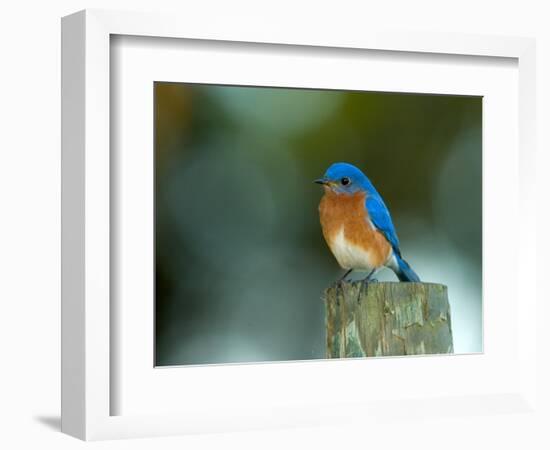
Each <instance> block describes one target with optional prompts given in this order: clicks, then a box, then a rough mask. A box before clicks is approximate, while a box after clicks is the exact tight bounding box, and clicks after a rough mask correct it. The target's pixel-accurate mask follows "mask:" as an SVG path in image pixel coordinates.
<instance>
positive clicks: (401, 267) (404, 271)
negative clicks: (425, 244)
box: [395, 254, 420, 282]
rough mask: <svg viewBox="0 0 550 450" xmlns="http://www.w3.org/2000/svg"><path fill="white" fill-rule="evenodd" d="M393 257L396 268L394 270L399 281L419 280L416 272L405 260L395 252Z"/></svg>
mask: <svg viewBox="0 0 550 450" xmlns="http://www.w3.org/2000/svg"><path fill="white" fill-rule="evenodd" d="M395 258H396V259H397V270H396V271H395V274H396V275H397V278H399V281H411V282H415V281H420V278H419V277H418V275H417V274H416V272H415V271H414V270H412V269H411V266H409V263H407V261H405V260H404V259H403V258H401V256H399V255H397V254H395Z"/></svg>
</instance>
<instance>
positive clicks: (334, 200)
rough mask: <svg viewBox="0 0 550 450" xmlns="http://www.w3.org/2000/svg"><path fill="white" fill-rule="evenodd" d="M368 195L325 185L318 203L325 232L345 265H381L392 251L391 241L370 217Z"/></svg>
mask: <svg viewBox="0 0 550 450" xmlns="http://www.w3.org/2000/svg"><path fill="white" fill-rule="evenodd" d="M365 197H366V194H365V193H364V192H358V193H355V194H336V193H335V192H333V191H332V190H331V189H329V188H325V195H324V196H323V198H322V199H321V203H320V204H319V216H320V220H321V227H322V229H323V236H324V238H325V240H326V242H327V244H328V246H329V248H330V249H331V251H332V253H333V254H334V256H335V257H336V259H337V260H338V263H339V264H340V266H342V267H343V268H345V269H360V270H371V269H373V268H378V267H381V266H383V265H384V264H385V263H386V261H387V260H388V258H389V257H390V255H391V245H390V244H389V243H388V241H387V240H386V238H385V237H384V235H383V234H382V233H380V232H379V231H378V230H376V229H375V228H374V226H373V225H372V223H371V222H370V220H369V218H368V213H367V212H366V208H365Z"/></svg>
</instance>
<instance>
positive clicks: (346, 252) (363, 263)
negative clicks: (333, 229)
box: [330, 227, 374, 272]
mask: <svg viewBox="0 0 550 450" xmlns="http://www.w3.org/2000/svg"><path fill="white" fill-rule="evenodd" d="M330 250H331V251H332V253H333V254H334V257H335V258H336V260H337V261H338V264H340V266H341V267H342V268H344V269H355V270H364V271H368V272H370V271H371V270H372V269H374V265H373V264H372V262H371V259H372V258H371V256H370V252H369V251H368V250H364V249H362V248H361V247H358V246H357V245H354V244H352V243H351V242H350V241H348V240H347V239H346V237H345V235H344V227H342V228H340V231H339V232H338V233H337V234H336V236H334V238H333V239H332V240H331V243H330Z"/></svg>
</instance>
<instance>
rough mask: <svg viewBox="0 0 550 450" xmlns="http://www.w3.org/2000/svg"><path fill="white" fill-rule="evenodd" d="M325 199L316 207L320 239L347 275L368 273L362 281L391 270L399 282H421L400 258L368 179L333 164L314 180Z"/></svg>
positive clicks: (387, 216) (385, 211) (392, 231)
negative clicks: (386, 269)
mask: <svg viewBox="0 0 550 450" xmlns="http://www.w3.org/2000/svg"><path fill="white" fill-rule="evenodd" d="M315 182H316V183H319V184H322V185H323V188H324V191H325V192H324V195H323V197H322V199H321V202H320V204H319V216H320V221H321V228H322V230H323V236H324V238H325V241H326V242H327V244H328V246H329V248H330V250H331V252H332V254H333V255H334V257H335V258H336V260H337V261H338V263H339V264H340V266H341V267H342V268H343V269H346V270H347V271H346V273H345V274H344V276H343V277H342V278H341V279H344V278H345V277H346V276H347V275H348V274H349V273H350V272H351V271H352V270H359V271H365V272H368V275H367V277H366V278H365V280H366V281H367V282H369V281H372V280H373V279H372V277H373V275H374V274H375V273H376V271H377V270H379V269H380V268H382V267H384V266H385V267H389V268H390V269H392V270H393V271H394V272H395V274H396V275H397V277H398V278H399V280H400V281H412V282H418V281H420V278H419V277H418V275H417V274H416V273H415V272H414V270H412V269H411V267H410V266H409V264H408V263H407V262H406V261H405V260H404V259H403V258H402V256H401V250H400V249H399V239H398V238H397V233H396V232H395V227H394V226H393V223H392V219H391V216H390V212H389V211H388V208H387V207H386V205H385V204H384V201H383V200H382V197H381V196H380V194H379V193H378V191H377V190H376V189H375V188H374V186H373V184H372V183H371V181H370V180H369V179H368V178H367V176H366V175H365V174H364V173H363V172H361V170H359V169H358V168H357V167H355V166H353V165H351V164H348V163H335V164H333V165H331V166H330V167H329V168H328V170H327V171H326V172H325V175H324V176H323V177H322V178H320V179H318V180H315Z"/></svg>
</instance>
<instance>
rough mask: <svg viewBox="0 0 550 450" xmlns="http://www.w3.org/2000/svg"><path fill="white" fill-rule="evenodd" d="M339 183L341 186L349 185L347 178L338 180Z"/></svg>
mask: <svg viewBox="0 0 550 450" xmlns="http://www.w3.org/2000/svg"><path fill="white" fill-rule="evenodd" d="M340 183H342V185H343V186H347V185H348V184H349V178H347V177H344V178H342V179H341V180H340Z"/></svg>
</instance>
